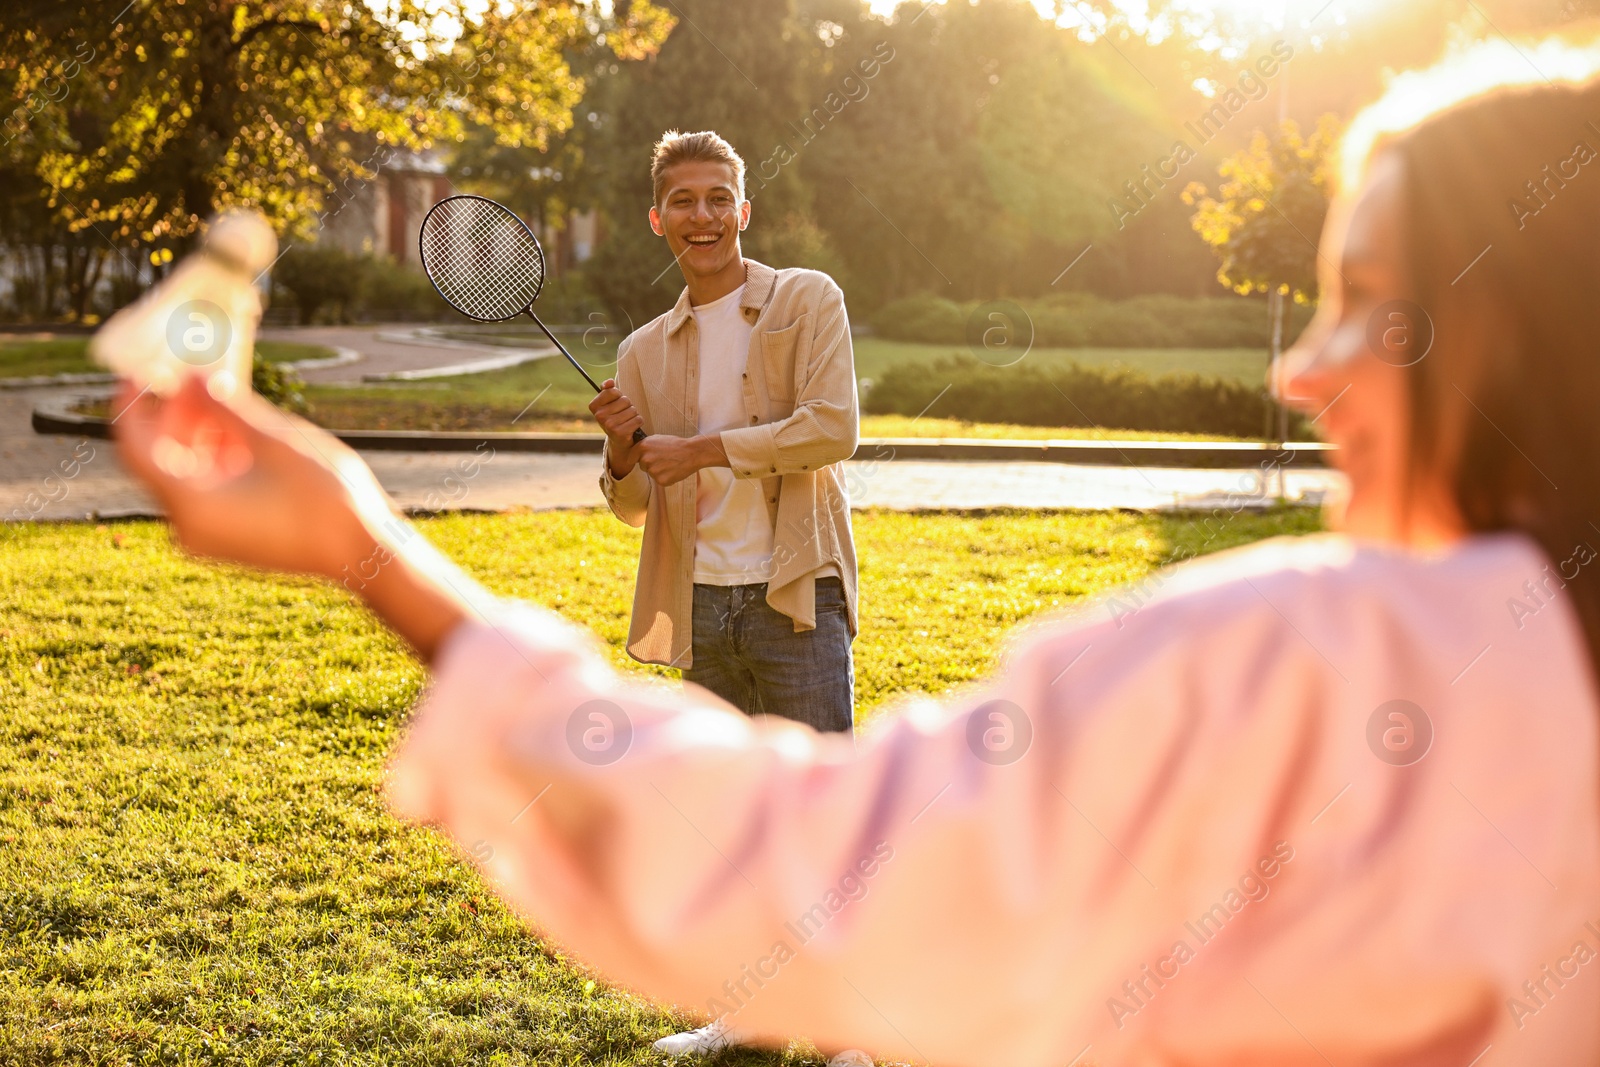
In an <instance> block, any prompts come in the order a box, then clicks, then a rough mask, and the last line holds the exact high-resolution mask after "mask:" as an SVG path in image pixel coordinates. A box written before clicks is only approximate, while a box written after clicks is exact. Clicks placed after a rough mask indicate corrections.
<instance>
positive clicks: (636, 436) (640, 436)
mask: <svg viewBox="0 0 1600 1067" xmlns="http://www.w3.org/2000/svg"><path fill="white" fill-rule="evenodd" d="M645 436H646V435H645V432H644V427H643V426H641V427H639V428H638V429H637V430H635V431H633V443H634V444H638V443H639V442H640V441H643V440H644V439H645Z"/></svg>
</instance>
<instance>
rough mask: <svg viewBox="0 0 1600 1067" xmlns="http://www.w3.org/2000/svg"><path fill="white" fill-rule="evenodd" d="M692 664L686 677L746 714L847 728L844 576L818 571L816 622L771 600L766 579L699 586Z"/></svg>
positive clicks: (851, 673) (851, 678)
mask: <svg viewBox="0 0 1600 1067" xmlns="http://www.w3.org/2000/svg"><path fill="white" fill-rule="evenodd" d="M693 656H694V666H692V667H689V668H687V669H686V670H685V671H684V672H683V678H684V680H685V681H688V682H694V683H695V684H696V685H701V686H704V687H705V688H707V689H709V690H711V691H712V692H713V693H715V694H716V695H717V696H719V697H721V698H722V699H723V700H726V701H727V702H728V703H730V704H732V705H733V706H734V707H736V708H738V709H740V710H741V711H743V712H744V713H745V714H746V715H780V716H782V717H783V718H785V719H793V720H795V721H796V722H803V723H805V724H806V725H808V726H811V727H814V728H816V729H818V730H821V731H824V732H828V731H839V732H843V733H848V732H850V729H851V726H852V725H853V723H854V719H855V665H854V663H853V661H852V660H851V657H850V622H849V618H848V616H847V615H846V608H845V602H844V583H843V582H841V581H840V580H839V579H838V578H818V579H817V627H816V629H814V630H802V631H800V632H799V633H796V632H795V628H794V620H793V619H791V618H789V616H787V615H785V614H783V613H782V612H780V611H776V610H774V609H773V607H772V606H771V605H770V604H768V603H767V587H766V585H765V583H763V584H761V585H696V586H695V587H694V644H693Z"/></svg>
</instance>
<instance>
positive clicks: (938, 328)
mask: <svg viewBox="0 0 1600 1067" xmlns="http://www.w3.org/2000/svg"><path fill="white" fill-rule="evenodd" d="M1014 303H1015V305H1016V306H1019V307H1021V308H1022V310H1023V312H1024V314H1025V315H1026V316H1027V321H1029V322H1031V323H1032V325H1033V333H1034V336H1033V344H1034V345H1035V346H1036V347H1040V348H1266V347H1267V346H1268V345H1269V344H1270V343H1271V337H1270V328H1269V323H1268V318H1267V305H1266V303H1265V301H1262V300H1252V299H1245V298H1242V297H1181V296H1138V297H1133V298H1132V299H1129V300H1106V299H1104V298H1102V297H1097V296H1094V295H1092V294H1089V293H1062V294H1059V295H1055V296H1047V297H1043V298H1040V299H1036V300H1028V301H1016V302H1014ZM997 306H998V305H997V304H993V303H990V302H983V301H971V302H968V303H964V304H958V303H956V302H955V301H953V300H946V299H944V298H943V297H937V296H933V295H931V294H923V295H920V296H912V297H907V298H905V299H904V300H896V301H895V302H893V303H891V304H887V305H885V306H884V307H883V308H882V309H881V310H879V311H878V312H877V314H875V315H873V316H872V326H873V328H874V329H875V330H876V331H877V333H878V336H880V337H884V338H887V339H889V340H891V341H916V342H921V343H924V344H965V343H969V341H970V340H971V338H970V337H969V336H968V335H969V333H970V332H971V331H973V330H974V329H976V330H978V331H979V332H981V331H982V329H983V326H984V324H985V322H986V321H988V315H989V312H990V311H993V310H996V309H997ZM1310 316H1311V310H1310V309H1309V308H1302V307H1295V308H1293V309H1292V310H1291V311H1290V314H1289V319H1288V321H1287V322H1286V323H1285V327H1284V339H1285V342H1287V341H1289V340H1292V339H1293V338H1294V337H1295V336H1297V335H1298V334H1299V332H1300V330H1302V329H1304V327H1305V324H1306V322H1307V321H1309V319H1310Z"/></svg>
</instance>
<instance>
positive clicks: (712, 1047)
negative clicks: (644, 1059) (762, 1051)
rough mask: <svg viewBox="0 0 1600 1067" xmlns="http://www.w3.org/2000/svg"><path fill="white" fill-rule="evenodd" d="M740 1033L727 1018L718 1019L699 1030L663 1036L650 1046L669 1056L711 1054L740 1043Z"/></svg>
mask: <svg viewBox="0 0 1600 1067" xmlns="http://www.w3.org/2000/svg"><path fill="white" fill-rule="evenodd" d="M740 1043H741V1042H740V1034H739V1032H738V1031H737V1030H735V1029H734V1028H733V1024H732V1023H730V1022H728V1021H727V1020H726V1019H718V1020H716V1021H715V1022H713V1023H711V1024H710V1025H708V1026H702V1027H701V1028H700V1029H698V1030H689V1031H686V1032H684V1033H681V1034H673V1035H672V1036H671V1037H663V1038H662V1039H661V1040H659V1041H657V1042H656V1043H655V1044H653V1045H651V1046H650V1047H651V1048H653V1049H655V1050H656V1051H657V1052H665V1053H666V1054H667V1055H668V1056H709V1055H711V1054H712V1053H714V1052H720V1051H721V1050H723V1049H725V1048H727V1047H728V1046H729V1045H737V1044H740Z"/></svg>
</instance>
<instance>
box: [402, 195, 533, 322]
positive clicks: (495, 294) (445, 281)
mask: <svg viewBox="0 0 1600 1067" xmlns="http://www.w3.org/2000/svg"><path fill="white" fill-rule="evenodd" d="M420 244H421V251H422V263H423V268H424V269H425V270H426V271H427V272H428V277H429V278H430V279H431V280H432V282H433V284H434V287H435V288H436V289H438V290H439V295H441V296H443V297H444V298H445V299H446V300H448V301H449V302H450V303H451V305H453V306H454V307H455V308H456V309H457V310H458V311H461V312H462V313H464V314H466V315H470V316H471V317H473V318H475V319H484V320H491V321H498V320H500V319H508V318H511V317H512V316H513V315H519V314H521V313H522V312H523V311H524V310H526V309H527V308H528V306H529V305H530V304H532V303H533V301H534V299H535V298H536V297H538V295H539V290H540V289H541V288H543V286H544V253H543V252H542V251H541V250H540V248H539V242H538V241H537V240H536V239H535V238H534V236H533V234H532V233H531V232H530V231H529V230H528V228H527V226H525V225H524V224H523V222H522V220H521V219H519V218H517V217H516V216H515V215H513V214H512V213H511V212H509V211H507V210H506V209H505V208H503V207H501V206H500V205H499V204H496V203H494V202H493V201H490V200H483V199H479V198H477V197H466V196H462V197H452V198H450V199H448V200H444V201H441V202H440V203H439V204H437V205H436V206H435V207H434V209H433V210H432V211H431V212H429V214H428V217H427V219H426V220H425V221H424V222H423V226H422V240H421V242H420Z"/></svg>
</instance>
